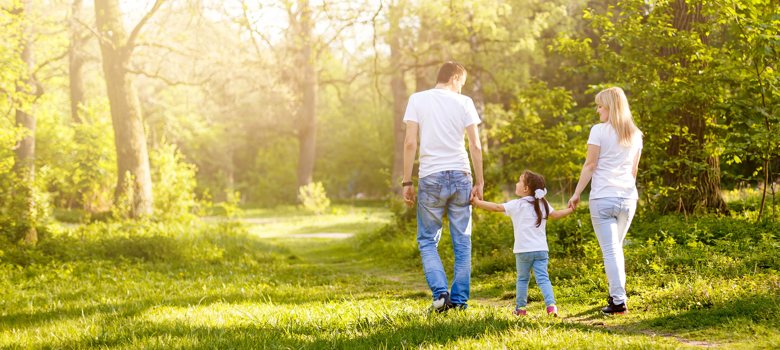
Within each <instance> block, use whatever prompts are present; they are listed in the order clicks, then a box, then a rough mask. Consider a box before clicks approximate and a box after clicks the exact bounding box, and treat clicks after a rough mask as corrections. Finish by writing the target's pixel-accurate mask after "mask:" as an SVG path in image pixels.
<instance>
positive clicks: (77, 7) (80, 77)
mask: <svg viewBox="0 0 780 350" xmlns="http://www.w3.org/2000/svg"><path fill="white" fill-rule="evenodd" d="M82 5H83V3H82V0H73V4H72V6H71V19H70V48H69V51H68V63H69V65H68V77H69V79H70V115H71V119H73V121H74V122H76V123H80V122H81V116H79V106H81V104H82V103H83V102H84V73H83V68H84V63H85V62H86V59H85V53H86V50H85V48H84V46H85V45H86V43H87V40H88V38H89V36H88V35H86V33H84V29H83V26H82V25H81V23H79V21H80V18H81V10H82V7H83V6H82Z"/></svg>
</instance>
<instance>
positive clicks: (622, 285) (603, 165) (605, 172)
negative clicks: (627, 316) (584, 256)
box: [569, 87, 642, 315]
mask: <svg viewBox="0 0 780 350" xmlns="http://www.w3.org/2000/svg"><path fill="white" fill-rule="evenodd" d="M596 105H597V106H598V107H597V111H598V113H599V120H600V121H601V123H600V124H596V125H594V126H593V127H592V128H591V129H590V136H589V137H588V154H587V156H586V158H585V164H584V165H583V166H582V172H581V173H580V180H579V182H578V183H577V188H576V189H575V190H574V195H572V197H571V199H570V200H569V206H570V207H572V208H574V207H576V206H577V204H578V203H579V201H580V194H581V193H582V191H583V190H584V189H585V186H587V185H588V182H590V181H591V179H593V183H592V184H591V190H590V198H589V206H590V218H591V222H592V223H593V230H594V231H595V232H596V237H597V238H598V240H599V245H600V246H601V253H602V255H603V257H604V270H605V271H606V274H607V280H608V281H609V295H610V296H609V298H608V299H607V306H606V307H604V308H603V309H601V311H602V312H604V313H605V314H610V315H611V314H623V313H625V312H627V311H628V308H627V307H626V301H627V296H626V269H625V263H624V259H623V239H625V238H626V233H627V232H628V227H629V226H630V225H631V220H632V219H633V217H634V213H635V212H636V202H637V199H638V198H639V194H638V193H637V189H636V174H637V168H638V166H639V157H640V156H641V154H642V132H641V131H640V130H639V128H637V127H636V125H635V124H634V120H633V118H632V117H631V110H630V109H629V107H628V100H627V99H626V95H625V93H623V90H622V89H620V88H618V87H612V88H609V89H606V90H603V91H601V92H599V93H598V94H597V95H596Z"/></svg>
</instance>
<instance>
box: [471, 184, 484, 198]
mask: <svg viewBox="0 0 780 350" xmlns="http://www.w3.org/2000/svg"><path fill="white" fill-rule="evenodd" d="M484 187H485V185H483V184H475V185H474V186H473V187H471V201H472V203H473V201H474V197H476V198H477V199H480V200H482V194H483V188H484Z"/></svg>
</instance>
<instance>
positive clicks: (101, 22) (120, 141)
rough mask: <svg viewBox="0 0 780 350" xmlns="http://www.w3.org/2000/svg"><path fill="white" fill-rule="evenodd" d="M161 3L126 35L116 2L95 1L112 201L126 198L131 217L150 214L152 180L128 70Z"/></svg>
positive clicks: (116, 0)
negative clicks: (112, 167)
mask: <svg viewBox="0 0 780 350" xmlns="http://www.w3.org/2000/svg"><path fill="white" fill-rule="evenodd" d="M163 2H164V0H156V1H155V3H154V5H153V6H152V9H151V10H149V12H147V13H146V15H145V16H144V17H143V18H142V19H141V21H140V22H139V23H138V24H137V25H136V26H135V27H134V28H133V30H132V31H131V32H130V34H129V35H128V34H127V33H126V31H125V28H124V24H123V18H122V13H121V12H120V9H119V1H118V0H95V19H96V23H97V28H98V34H99V39H100V51H101V53H102V56H103V73H104V74H105V78H106V89H107V91H108V100H109V103H110V105H111V119H112V124H113V128H114V137H115V144H116V152H117V170H118V176H117V187H116V191H115V197H116V198H123V197H124V196H128V197H129V198H128V199H130V204H131V205H130V206H131V207H130V213H129V214H130V216H131V217H139V216H145V215H149V214H151V213H152V178H151V173H150V169H149V153H148V150H147V145H146V135H145V133H144V125H143V120H142V115H141V107H140V104H139V101H138V96H137V93H136V90H135V87H134V86H133V77H132V76H131V75H130V73H129V72H128V69H129V64H130V58H131V57H132V55H133V50H134V49H135V47H136V39H137V38H138V35H139V34H140V32H141V29H142V28H143V27H144V25H145V24H146V23H147V22H148V21H149V19H151V18H152V16H153V15H154V13H155V12H156V11H157V10H158V9H159V8H160V6H162V4H163Z"/></svg>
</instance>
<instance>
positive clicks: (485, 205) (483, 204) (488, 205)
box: [471, 196, 506, 213]
mask: <svg viewBox="0 0 780 350" xmlns="http://www.w3.org/2000/svg"><path fill="white" fill-rule="evenodd" d="M471 204H472V205H474V206H475V207H477V208H480V209H485V210H490V211H495V212H500V213H503V212H506V209H504V206H503V205H502V204H497V203H493V202H488V201H483V200H481V199H479V198H477V196H473V198H472V200H471Z"/></svg>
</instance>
